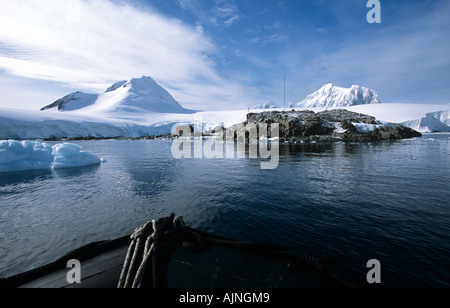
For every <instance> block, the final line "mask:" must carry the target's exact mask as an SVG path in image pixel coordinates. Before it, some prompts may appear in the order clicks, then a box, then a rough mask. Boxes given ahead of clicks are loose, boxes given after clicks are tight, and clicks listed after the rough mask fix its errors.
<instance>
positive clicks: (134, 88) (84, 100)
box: [41, 76, 192, 113]
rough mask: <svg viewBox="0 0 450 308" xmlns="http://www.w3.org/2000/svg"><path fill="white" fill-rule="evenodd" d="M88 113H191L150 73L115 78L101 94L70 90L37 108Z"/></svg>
mask: <svg viewBox="0 0 450 308" xmlns="http://www.w3.org/2000/svg"><path fill="white" fill-rule="evenodd" d="M41 110H42V111H46V110H57V111H61V112H67V111H79V112H84V111H86V112H89V113H123V112H126V113H142V112H156V113H192V111H190V110H187V109H184V108H183V107H182V106H181V105H180V104H179V103H178V102H177V101H176V100H175V99H174V98H173V97H172V95H170V93H169V92H168V91H167V90H165V89H164V88H163V87H161V86H160V85H158V84H157V83H156V82H155V81H154V80H153V79H152V78H151V77H148V76H144V77H142V78H133V79H131V80H129V81H119V82H117V83H115V84H113V85H112V86H111V87H109V88H108V89H107V90H106V91H105V92H104V93H102V94H88V93H83V92H75V93H71V94H69V95H67V96H65V97H63V98H61V99H59V100H57V101H55V102H54V103H52V104H50V105H48V106H45V107H43V108H42V109H41Z"/></svg>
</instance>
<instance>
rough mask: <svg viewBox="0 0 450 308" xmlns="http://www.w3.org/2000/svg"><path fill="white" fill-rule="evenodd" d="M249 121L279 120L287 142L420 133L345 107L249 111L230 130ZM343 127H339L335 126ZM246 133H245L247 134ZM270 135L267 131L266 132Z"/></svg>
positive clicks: (389, 137) (269, 123) (269, 122)
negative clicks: (321, 109)
mask: <svg viewBox="0 0 450 308" xmlns="http://www.w3.org/2000/svg"><path fill="white" fill-rule="evenodd" d="M249 123H254V124H256V125H257V126H258V125H259V124H266V125H267V126H268V127H269V128H270V127H271V126H272V125H273V124H274V123H278V124H279V127H280V140H281V141H289V142H312V141H339V140H343V141H357V142H367V141H378V140H397V139H405V138H413V137H420V136H422V135H421V134H420V133H418V132H416V131H415V130H413V129H411V128H408V127H405V126H402V125H400V124H392V123H387V124H386V123H382V122H380V121H377V119H376V118H375V117H372V116H369V115H365V114H360V113H356V112H351V111H348V110H344V109H335V110H326V111H323V112H319V113H315V112H313V111H308V110H304V111H294V110H293V111H288V112H280V111H266V112H261V113H252V114H249V115H248V116H247V121H246V122H244V123H240V124H237V125H235V126H233V127H231V128H230V129H231V130H232V131H233V130H236V131H238V130H240V129H245V126H246V125H247V124H249ZM358 124H361V125H359V126H362V127H364V128H366V126H365V125H372V126H373V127H371V126H369V127H368V128H370V129H368V130H367V132H366V131H364V130H362V131H359V130H358V127H357V126H356V125H358ZM338 128H342V129H338ZM246 135H247V136H248V134H246ZM269 137H270V134H269Z"/></svg>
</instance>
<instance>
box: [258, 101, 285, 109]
mask: <svg viewBox="0 0 450 308" xmlns="http://www.w3.org/2000/svg"><path fill="white" fill-rule="evenodd" d="M275 108H280V107H278V106H277V105H275V104H273V103H270V102H265V103H263V104H261V105H256V106H253V108H252V109H256V110H260V109H275Z"/></svg>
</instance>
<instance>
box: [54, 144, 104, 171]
mask: <svg viewBox="0 0 450 308" xmlns="http://www.w3.org/2000/svg"><path fill="white" fill-rule="evenodd" d="M52 154H53V156H54V161H53V168H54V169H62V168H72V167H82V166H89V165H97V164H100V163H101V159H100V158H99V157H98V156H97V155H95V154H93V153H91V152H89V151H82V147H81V146H79V145H77V144H73V143H64V144H57V145H55V146H53V153H52Z"/></svg>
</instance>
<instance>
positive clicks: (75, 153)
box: [0, 140, 105, 173]
mask: <svg viewBox="0 0 450 308" xmlns="http://www.w3.org/2000/svg"><path fill="white" fill-rule="evenodd" d="M102 162H105V160H101V159H100V158H99V157H97V156H96V155H95V154H93V153H91V152H89V151H82V147H81V146H79V145H76V144H72V143H63V144H57V145H54V146H53V147H52V146H51V145H49V144H47V143H42V142H38V141H34V142H33V141H21V142H20V141H16V140H8V141H0V173H5V172H17V171H28V170H46V169H52V168H53V169H61V168H72V167H82V166H89V165H96V164H100V163H102Z"/></svg>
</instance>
